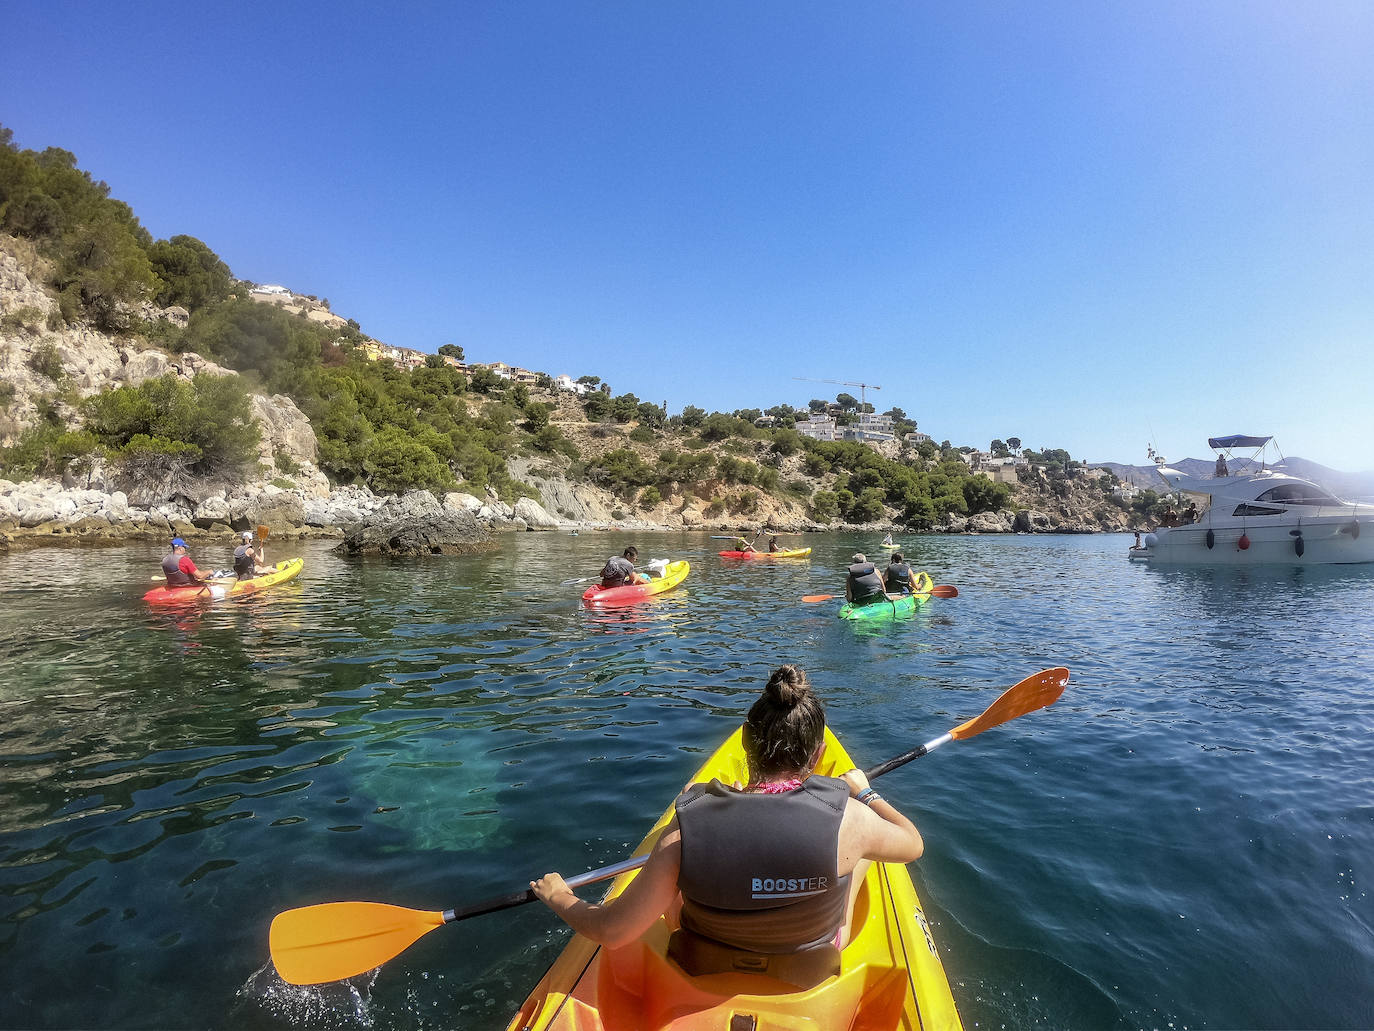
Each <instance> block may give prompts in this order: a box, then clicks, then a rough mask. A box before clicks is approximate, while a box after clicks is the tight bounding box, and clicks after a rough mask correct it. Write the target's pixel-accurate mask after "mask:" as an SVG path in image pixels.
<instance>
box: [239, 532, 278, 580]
mask: <svg viewBox="0 0 1374 1031" xmlns="http://www.w3.org/2000/svg"><path fill="white" fill-rule="evenodd" d="M240 537H241V538H242V539H241V540H240V541H239V546H238V547H237V548H235V549H234V575H235V576H237V577H238V578H239V579H240V580H251V579H253V577H255V576H261V575H262V574H263V573H271V572H273V571H274V569H273V567H272V566H269V565H266V564H265V563H266V561H267V556H266V555H265V554H264V553H263V550H262V548H254V547H253V531H252V530H244V531H243V533H242V534H241V535H240Z"/></svg>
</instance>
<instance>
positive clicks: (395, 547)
mask: <svg viewBox="0 0 1374 1031" xmlns="http://www.w3.org/2000/svg"><path fill="white" fill-rule="evenodd" d="M388 516H390V518H388ZM374 518H376V519H377V521H376V522H373V523H366V524H363V525H361V526H356V527H353V528H352V529H350V530H349V532H348V534H347V535H346V536H345V537H344V539H343V543H342V544H340V545H339V547H338V549H337V550H339V551H342V552H344V553H345V554H348V555H473V554H476V553H478V552H482V551H491V550H493V549H494V548H496V546H497V545H496V542H495V541H493V540H492V537H491V533H490V531H489V530H488V529H487V528H486V527H485V526H483V525H482V524H481V523H480V522H479V521H478V520H477V519H476V518H475V517H474V516H473V515H472V513H470V512H455V511H453V510H452V509H444V508H439V509H438V510H437V511H429V512H424V513H422V514H416V513H414V512H410V513H404V514H401V513H398V514H395V515H392V514H391V513H388V512H385V511H382V512H378V513H377V514H376V516H375V517H374Z"/></svg>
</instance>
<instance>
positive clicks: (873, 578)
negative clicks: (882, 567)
mask: <svg viewBox="0 0 1374 1031" xmlns="http://www.w3.org/2000/svg"><path fill="white" fill-rule="evenodd" d="M844 596H845V599H846V600H847V601H849V602H851V603H853V604H855V605H867V604H869V603H870V602H874V601H886V600H887V584H885V583H883V577H882V574H881V573H879V572H878V570H877V569H876V568H875V567H874V565H873V563H872V562H870V561H868V558H867V556H865V555H864V553H863V552H862V551H856V552H855V553H854V557H853V558H852V559H850V560H849V575H848V576H847V577H846V578H845V581H844Z"/></svg>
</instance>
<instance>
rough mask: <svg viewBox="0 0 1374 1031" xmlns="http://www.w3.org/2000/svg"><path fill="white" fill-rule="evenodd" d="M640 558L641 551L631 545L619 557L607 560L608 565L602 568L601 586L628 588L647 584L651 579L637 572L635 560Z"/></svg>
mask: <svg viewBox="0 0 1374 1031" xmlns="http://www.w3.org/2000/svg"><path fill="white" fill-rule="evenodd" d="M637 558H639V549H638V548H636V547H635V546H634V545H633V544H631V545H630V546H629V547H628V548H626V549H625V550H624V551H623V552H621V553H620V555H619V557H617V556H615V555H612V556H611V557H610V558H608V559H607V560H606V564H605V565H604V566H602V567H601V586H602V587H626V586H628V585H630V584H646V583H648V582H649V578H648V577H647V576H645V575H644V574H643V573H636V572H635V559H637Z"/></svg>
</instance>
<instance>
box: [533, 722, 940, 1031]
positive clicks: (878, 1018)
mask: <svg viewBox="0 0 1374 1031" xmlns="http://www.w3.org/2000/svg"><path fill="white" fill-rule="evenodd" d="M825 741H826V746H825V753H824V755H823V756H822V758H821V762H820V764H819V765H818V766H817V767H816V772H817V773H822V774H828V775H830V776H838V775H839V774H840V773H843V772H844V771H846V770H850V769H853V768H854V763H853V761H852V760H851V759H850V758H849V756H848V755H847V754H846V753H845V750H844V747H843V746H842V745H841V744H840V743H839V741H838V740H837V739H836V738H835V736H834V734H832V733H831V732H830V730H829V729H828V728H827V730H826V732H825ZM713 777H719V778H720V779H721V780H722V781H724V782H725V783H727V784H728V783H731V782H732V781H737V780H739V781H743V780H747V779H748V773H747V771H746V769H745V762H744V749H743V746H742V745H741V744H740V735H739V731H738V730H737V731H735V732H734V733H733V734H732V735H731V736H730V737H729V738H728V739H727V740H726V742H725V744H723V745H721V747H720V748H719V749H718V750H717V751H716V753H715V755H713V756H712V757H711V758H710V759H708V760H707V762H706V764H705V765H704V766H702V768H701V769H700V770H698V771H697V773H696V774H695V775H694V776H693V778H692V782H697V781H709V780H710V779H711V778H713ZM672 815H673V808H672V806H671V805H670V806H669V807H668V810H667V811H666V812H665V813H664V814H663V815H662V816H661V817H660V818H659V821H658V823H656V824H655V825H654V827H653V829H652V830H651V831H649V834H648V836H647V837H645V839H644V840H643V841H642V842H640V844H639V847H638V848H637V849H635V853H634V854H635V855H645V854H647V853H648V852H649V851H650V849H652V848H653V845H654V842H656V841H657V840H658V836H659V835H660V834H662V833H663V830H664V828H666V827H667V826H668V823H669V821H670V820H671V819H672ZM638 872H639V871H638V870H632V871H630V872H629V873H625V874H622V875H621V876H620V877H618V878H616V879H615V881H613V882H612V884H611V888H610V890H609V891H608V892H607V893H606V894H607V897H608V898H609V897H613V896H615V895H618V894H620V893H621V892H622V891H624V890H625V888H626V886H628V885H629V883H630V881H631V880H632V879H633V878H634V877H635V876H636V875H637V874H638ZM671 932H672V928H671V927H669V925H668V922H667V918H664V917H660V918H659V920H658V921H657V922H656V923H655V924H654V925H653V926H652V927H650V928H649V930H648V931H646V932H645V933H644V935H643V937H641V938H640V939H638V940H637V941H634V942H631V943H630V944H629V945H626V946H624V947H622V948H619V949H604V948H602V947H600V946H598V945H595V944H593V943H592V942H591V941H589V940H588V939H586V938H583V937H582V936H581V935H573V937H572V939H571V940H570V941H569V942H568V944H567V947H566V948H564V950H563V952H562V954H561V955H560V956H559V957H558V959H557V960H555V961H554V964H553V966H552V967H550V968H549V971H548V973H546V974H545V975H544V977H543V979H542V980H541V981H540V982H539V984H538V985H536V986H535V988H534V991H532V992H530V995H529V998H527V999H526V1000H525V1003H524V1005H523V1006H521V1007H520V1010H519V1012H518V1013H516V1015H515V1017H514V1019H513V1020H512V1021H511V1022H510V1024H509V1027H508V1031H659V1029H673V1031H689V1029H690V1031H707V1029H710V1031H733V1029H736V1028H740V1029H742V1028H749V1029H752V1031H802V1029H816V1031H821V1029H825V1031H830V1029H835V1031H843V1029H851V1031H853V1029H860V1028H862V1029H867V1031H888V1029H897V1028H902V1029H909V1031H916V1029H920V1031H937V1029H939V1031H959V1029H960V1028H961V1027H962V1024H961V1023H960V1021H959V1014H958V1012H957V1011H956V1010H955V1008H954V997H953V996H952V995H951V994H950V990H949V981H948V979H947V978H946V977H945V971H944V967H943V966H942V965H941V963H940V958H939V956H938V955H937V954H936V951H935V939H934V938H933V937H932V936H931V933H930V925H929V923H928V922H927V921H926V918H925V914H924V913H922V911H921V904H920V901H919V900H918V899H917V897H916V889H915V887H914V886H913V884H912V883H911V875H910V874H909V873H907V869H906V867H905V866H903V865H901V864H900V863H874V864H873V865H872V866H871V867H870V868H869V871H868V875H867V877H866V878H865V880H864V887H863V890H862V891H861V892H860V895H859V898H858V901H857V904H856V905H855V908H854V926H853V928H852V934H851V937H850V941H849V944H848V945H846V946H845V948H844V951H843V952H841V953H840V972H839V973H838V974H832V975H830V976H829V977H827V978H826V979H825V980H824V981H822V982H820V983H819V984H817V985H816V986H815V987H813V988H808V989H805V990H799V989H797V988H795V987H793V986H792V985H789V984H786V983H784V982H782V981H778V980H775V979H774V978H771V977H768V976H767V975H765V974H757V973H743V972H738V971H730V972H727V973H716V974H707V975H701V976H695V977H694V976H692V975H689V974H688V973H686V972H685V971H684V970H683V969H682V968H681V967H680V966H678V964H677V963H676V962H675V961H674V960H673V959H671V958H670V957H669V956H668V938H669V935H670V934H671Z"/></svg>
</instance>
